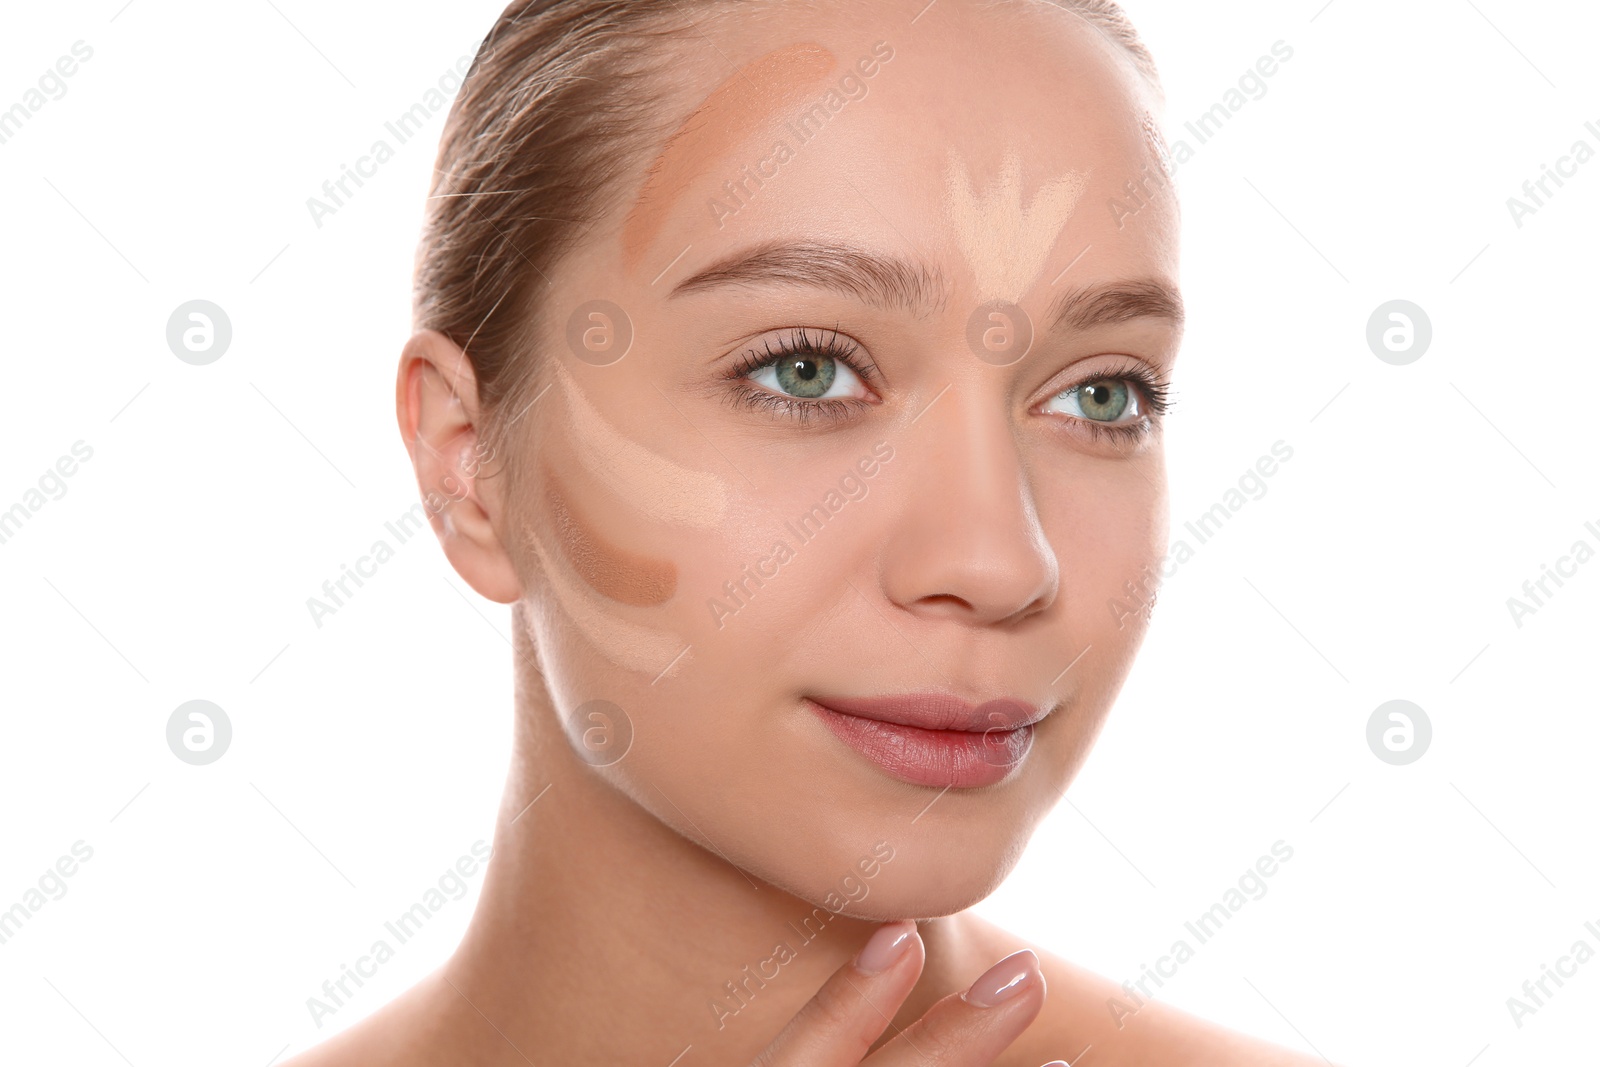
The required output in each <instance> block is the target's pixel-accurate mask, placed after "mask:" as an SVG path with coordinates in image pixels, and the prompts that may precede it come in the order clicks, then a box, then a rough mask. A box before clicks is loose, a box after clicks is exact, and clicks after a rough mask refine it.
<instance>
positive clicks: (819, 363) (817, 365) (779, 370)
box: [745, 352, 868, 400]
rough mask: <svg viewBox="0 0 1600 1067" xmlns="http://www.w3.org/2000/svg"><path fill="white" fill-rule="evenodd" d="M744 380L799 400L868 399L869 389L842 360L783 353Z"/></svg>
mask: <svg viewBox="0 0 1600 1067" xmlns="http://www.w3.org/2000/svg"><path fill="white" fill-rule="evenodd" d="M745 377H746V378H747V379H748V380H750V381H751V382H754V383H755V384H756V385H759V386H761V387H762V388H764V389H768V390H770V391H772V392H774V393H778V394H780V395H783V396H786V397H793V398H795V399H798V400H844V399H857V400H861V399H865V398H866V397H867V395H868V391H867V387H866V384H865V383H864V382H862V380H861V377H860V375H858V374H856V372H855V371H854V370H852V369H851V368H850V365H849V364H848V363H846V362H844V360H842V359H838V358H836V357H834V356H829V355H824V354H821V353H812V352H793V353H780V354H779V355H777V356H776V357H774V358H773V359H772V360H771V361H769V362H767V363H766V364H764V365H760V366H757V367H756V368H754V369H753V370H750V371H747V372H746V373H745Z"/></svg>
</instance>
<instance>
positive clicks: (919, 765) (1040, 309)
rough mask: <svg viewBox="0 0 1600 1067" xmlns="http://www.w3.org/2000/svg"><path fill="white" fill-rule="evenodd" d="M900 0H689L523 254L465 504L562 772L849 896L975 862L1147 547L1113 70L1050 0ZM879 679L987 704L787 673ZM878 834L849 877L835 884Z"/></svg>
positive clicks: (1143, 170) (1121, 643)
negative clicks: (533, 380)
mask: <svg viewBox="0 0 1600 1067" xmlns="http://www.w3.org/2000/svg"><path fill="white" fill-rule="evenodd" d="M924 3H925V0H909V2H907V3H905V4H897V3H888V4H872V5H858V4H845V3H821V4H817V5H784V6H783V7H782V8H778V7H777V6H776V5H774V6H772V7H769V8H767V9H764V10H763V12H762V14H761V16H760V17H758V18H751V17H747V18H741V19H736V20H729V21H727V22H725V23H721V24H719V23H717V22H715V21H714V20H712V19H709V18H705V19H702V20H701V25H700V32H701V36H694V35H691V36H690V37H689V38H688V39H687V40H686V41H685V43H684V44H683V46H682V48H683V55H684V57H685V62H684V63H683V64H681V65H680V66H678V67H677V68H675V69H676V70H677V71H678V72H680V73H681V75H682V81H681V83H680V84H675V85H673V86H671V87H670V88H669V89H668V90H667V91H666V92H664V93H663V95H662V97H661V98H660V101H659V104H660V106H661V107H663V108H665V109H667V110H666V112H665V114H667V115H668V116H669V117H668V118H667V120H666V128H667V129H673V128H676V129H677V133H676V134H675V135H673V136H672V137H671V138H670V139H667V140H665V141H664V142H663V143H662V144H658V145H656V146H654V147H653V149H652V151H651V153H650V154H649V158H642V159H640V160H639V161H638V166H637V168H636V170H635V171H634V172H633V173H632V174H631V175H629V176H626V177H625V178H624V179H622V180H623V182H624V184H625V186H626V189H627V191H628V196H627V197H626V199H625V201H624V205H623V209H622V210H620V211H618V212H616V213H615V214H614V216H612V217H610V218H608V219H607V221H606V222H605V223H604V224H603V225H602V226H601V227H600V229H599V230H598V231H597V232H596V233H595V234H593V235H592V236H591V237H590V238H589V239H588V240H587V241H586V242H585V244H584V246H583V247H582V248H581V250H579V251H578V252H576V253H574V255H573V256H572V257H571V258H570V259H568V260H566V261H564V262H563V264H562V267H561V270H560V271H559V273H558V274H556V275H554V276H553V279H552V283H551V285H550V286H549V287H548V288H547V289H546V290H545V294H544V299H545V300H546V301H547V306H548V307H549V308H550V309H551V322H552V326H551V328H550V330H549V337H548V339H547V343H546V345H545V348H544V350H543V351H542V352H541V353H540V355H539V357H538V358H540V359H543V360H547V361H549V366H547V367H546V370H547V371H548V377H547V381H548V382H549V385H548V388H547V389H546V391H545V392H543V393H541V394H540V395H539V398H538V399H537V401H535V402H534V404H533V405H532V407H531V408H529V409H528V412H527V414H526V417H525V418H523V419H521V420H519V422H518V424H517V436H516V437H515V438H514V439H515V440H516V441H517V447H518V448H519V449H520V450H522V461H521V471H522V475H521V477H520V479H519V481H518V482H517V484H516V485H515V486H513V487H510V489H509V491H510V492H511V493H512V494H514V496H515V498H516V499H515V500H514V501H512V505H513V506H512V507H510V508H509V509H506V510H504V511H503V512H502V514H501V515H500V516H499V518H498V520H497V521H498V523H499V525H500V527H501V534H502V537H503V538H504V539H505V541H506V542H507V544H508V546H509V547H510V548H511V550H512V552H513V555H514V556H515V557H516V559H517V563H518V568H519V571H520V572H521V573H522V574H523V576H524V581H525V595H526V599H527V609H528V610H527V613H526V617H527V619H528V620H529V625H530V626H531V627H532V630H533V635H534V638H535V640H536V642H537V645H538V649H539V653H540V662H541V666H542V667H543V669H544V673H545V678H546V681H547V682H548V684H549V686H550V689H551V694H552V697H553V700H554V704H555V707H556V709H557V711H558V712H559V713H560V715H561V716H562V717H563V719H564V720H565V721H566V723H567V730H568V734H569V736H570V737H571V738H572V740H573V744H574V750H575V752H577V753H578V754H579V755H580V756H583V757H585V758H586V761H587V762H588V763H589V764H591V765H594V770H593V773H596V774H599V775H603V776H604V777H605V778H606V779H607V780H609V781H610V782H611V783H613V784H614V785H615V786H616V787H618V788H619V789H621V790H622V791H624V792H625V793H626V794H627V795H628V796H630V797H631V798H633V799H634V801H635V802H637V803H638V804H640V805H641V806H643V807H644V808H645V809H647V810H648V811H649V812H650V813H652V814H653V815H654V816H655V817H656V818H658V819H660V820H661V821H662V822H663V823H665V824H667V825H668V826H670V827H671V828H673V829H675V830H677V831H678V832H680V833H682V834H683V835H684V836H686V837H688V838H690V839H693V840H696V841H698V842H700V843H702V844H704V845H705V846H707V847H709V848H711V849H712V850H714V851H715V852H717V853H719V854H721V855H722V856H724V857H726V858H727V859H728V860H730V861H731V862H732V863H734V864H736V865H738V866H739V867H741V868H743V869H745V870H746V871H748V872H751V873H752V874H754V875H756V876H757V877H760V878H763V879H765V880H767V881H768V882H770V883H773V884H775V885H778V886H780V887H782V888H784V889H786V890H788V891H790V892H792V893H795V894H796V895H798V896H801V897H803V898H806V899H808V900H811V901H813V902H821V901H823V900H824V899H825V898H826V897H827V896H828V894H829V893H830V892H833V893H839V894H840V895H841V896H848V897H852V898H858V899H856V900H855V901H854V902H853V903H851V904H850V906H849V907H848V908H847V909H846V910H847V911H848V913H850V914H853V915H857V916H859V917H863V918H883V917H890V916H904V915H914V916H919V917H927V916H934V915H942V914H948V913H951V912H954V911H956V910H959V909H961V908H963V907H966V906H967V905H969V904H971V903H973V902H975V901H977V900H979V899H981V898H983V897H984V896H985V895H987V894H988V893H989V892H990V891H992V890H993V889H994V888H995V887H996V886H997V885H998V884H999V882H1000V881H1001V880H1002V879H1003V878H1004V877H1005V875H1006V874H1007V873H1008V872H1009V870H1010V869H1011V867H1012V865H1013V864H1014V863H1015V861H1016V859H1017V857H1018V856H1019V854H1020V852H1021V850H1022V848H1023V846H1024V844H1025V843H1026V841H1027V839H1028V837H1029V835H1030V834H1031V833H1032V831H1033V828H1034V827H1035V825H1036V824H1037V822H1038V820H1039V819H1040V818H1041V817H1042V816H1043V815H1044V814H1045V813H1046V812H1047V811H1048V810H1049V809H1050V808H1051V807H1052V805H1054V804H1055V803H1056V802H1057V801H1058V800H1059V799H1060V797H1061V795H1062V792H1063V791H1064V790H1065V788H1066V787H1067V785H1068V783H1069V782H1070V780H1071V779H1072V777H1073V775H1074V774H1075V772H1076V770H1077V768H1078V767H1079V765H1080V764H1081V762H1082V760H1083V759H1084V757H1085V755H1086V753H1087V750H1088V748H1089V746H1090V745H1091V743H1092V741H1093V739H1094V737H1095V735H1096V733H1097V732H1098V730H1099V727H1100V725H1101V723H1102V721H1103V719H1104V716H1105V714H1106V712H1107V710H1108V708H1109V707H1110V705H1111V703H1112V701H1113V699H1114V697H1115V696H1116V693H1117V691H1118V689H1119V688H1120V686H1121V684H1122V681H1123V678H1124V676H1125V673H1126V671H1127V669H1128V667H1129V664H1130V661H1131V659H1132V657H1133V655H1134V652H1135V650H1136V647H1137V646H1138V644H1139V642H1140V640H1141V638H1142V636H1143V631H1144V626H1145V617H1146V616H1145V614H1144V612H1145V608H1144V604H1145V603H1147V602H1148V601H1149V599H1150V595H1151V593H1150V591H1151V589H1152V588H1153V580H1152V576H1153V575H1155V574H1156V573H1157V566H1158V561H1159V560H1160V558H1161V556H1162V554H1163V553H1164V551H1165V545H1166V511H1165V481H1164V468H1163V456H1162V450H1161V437H1160V433H1159V422H1158V420H1153V419H1152V414H1153V412H1154V410H1155V408H1156V407H1157V406H1158V404H1159V399H1160V388H1159V386H1160V383H1163V382H1165V381H1166V379H1167V378H1168V376H1169V374H1170V371H1171V366H1172V362H1173V359H1174V357H1175V355H1176V351H1177V345H1178V336H1179V319H1180V317H1181V313H1180V312H1179V311H1178V305H1177V299H1176V278H1177V243H1176V227H1175V221H1176V207H1175V204H1174V201H1173V199H1172V196H1171V193H1170V190H1168V189H1167V187H1166V186H1167V183H1166V177H1165V172H1164V171H1163V169H1162V166H1161V162H1160V156H1159V154H1158V152H1159V148H1158V145H1157V143H1156V141H1155V137H1156V135H1155V134H1153V133H1152V131H1153V129H1154V127H1153V123H1152V120H1151V118H1150V110H1149V109H1150V108H1152V107H1153V106H1154V104H1153V98H1152V95H1151V93H1150V90H1149V89H1148V88H1147V87H1146V86H1145V85H1144V83H1143V82H1142V81H1141V80H1140V78H1139V76H1138V75H1137V74H1136V73H1135V72H1134V70H1133V68H1132V66H1131V64H1130V63H1129V61H1128V60H1127V59H1126V58H1125V57H1124V56H1123V55H1122V53H1121V52H1120V51H1119V50H1118V48H1117V46H1115V45H1114V44H1112V43H1110V42H1109V41H1108V40H1106V39H1104V38H1103V37H1102V36H1101V35H1100V34H1099V31H1097V30H1095V29H1094V28H1092V27H1090V26H1088V25H1086V24H1085V23H1083V22H1082V21H1080V20H1079V19H1078V18H1077V17H1076V16H1074V15H1071V14H1069V13H1067V12H1065V11H1062V10H1060V9H1057V8H1054V7H1052V6H1050V5H1047V4H1042V3H1041V4H1030V5H1020V4H1018V5H1004V6H999V7H995V8H994V9H993V10H987V11H986V10H982V9H981V8H980V6H979V5H976V4H971V3H961V2H957V0H945V2H941V3H938V4H937V5H934V6H931V7H928V8H927V9H926V10H921V9H923V6H924ZM807 8H810V10H807ZM919 10H921V14H920V15H919ZM680 120H681V123H682V125H681V126H680V125H678V124H679V122H680ZM662 149H664V151H663V150H662ZM657 151H659V152H660V154H659V156H657V155H656V154H655V153H656V152H657ZM1130 182H1131V183H1133V184H1132V186H1131V190H1130V186H1129V185H1128V183H1130ZM624 347H625V353H624ZM619 354H620V358H619ZM774 356H777V357H780V358H778V359H777V360H776V362H775V361H774V358H773V357H774ZM1151 383H1155V384H1154V386H1152V384H1151ZM512 515H515V516H517V517H516V518H515V519H512V518H511V517H510V516H512ZM1130 582H1131V583H1133V586H1132V588H1133V589H1134V590H1135V591H1137V593H1138V596H1130V594H1129V588H1128V586H1127V585H1126V583H1130ZM908 694H943V695H946V696H953V697H956V698H959V699H960V700H962V701H965V702H967V703H968V704H970V705H973V706H978V705H983V704H985V702H988V701H992V700H996V699H1001V698H1005V699H1009V700H1012V701H1015V702H1017V704H1016V705H1015V706H1013V707H1011V708H1010V709H1009V711H1008V710H1007V709H1003V708H1001V707H1000V706H998V705H994V706H990V707H982V708H978V711H977V713H976V720H975V721H974V722H969V723H968V724H967V725H969V726H975V727H976V729H975V730H972V731H969V732H967V733H966V734H965V736H964V737H963V736H962V735H958V734H952V733H942V734H937V735H935V734H930V733H928V732H926V731H923V730H918V729H915V728H913V729H905V728H897V727H894V726H887V725H883V724H882V723H874V722H873V721H871V720H870V719H867V718H862V717H852V716H848V715H847V716H840V715H839V714H837V713H836V712H828V711H824V710H822V708H821V707H819V706H818V704H817V703H816V702H821V703H822V704H824V705H827V704H829V703H830V702H833V703H836V704H838V705H840V706H841V707H843V706H844V705H845V703H846V702H847V701H856V700H860V699H862V698H872V697H885V696H904V695H908ZM592 701H603V702H608V704H609V705H611V706H614V708H615V709H620V710H611V709H610V708H609V707H608V706H607V705H606V704H590V702H592ZM596 709H599V710H601V711H605V712H609V716H610V718H609V720H608V719H607V718H605V717H603V716H596V715H592V714H591V712H594V711H596ZM855 710H856V711H862V710H863V709H861V708H860V707H859V706H855ZM902 710H903V709H902ZM879 713H880V714H883V715H885V716H886V717H893V716H894V715H897V714H899V712H897V711H896V710H895V709H893V708H891V709H890V710H888V711H881V710H880V712H879ZM1008 715H1009V716H1010V717H1007V716H1008ZM1040 716H1042V718H1039V717H1040ZM1024 719H1038V720H1039V721H1037V722H1035V723H1033V724H1032V725H1031V726H1029V725H1025V726H1021V727H1020V728H1014V727H1017V724H1018V723H1019V722H1020V721H1022V720H1024ZM986 727H989V729H988V731H987V732H985V728H986ZM630 737H631V740H630ZM624 750H625V751H624ZM619 754H621V755H620V758H618V756H619ZM879 841H885V842H887V843H888V845H889V847H891V848H892V849H893V850H894V852H893V856H894V860H893V862H892V863H889V864H887V865H886V866H883V867H882V868H881V871H879V872H878V873H877V874H876V876H875V877H874V878H873V880H872V883H871V886H870V888H871V892H870V894H867V895H865V896H862V895H861V894H860V893H859V892H858V893H850V892H848V891H847V890H842V889H841V885H844V886H850V885H858V884H860V871H859V870H858V867H857V863H858V861H859V860H860V859H861V858H862V857H863V856H865V855H867V854H868V853H870V852H871V850H872V846H873V845H874V844H875V843H876V842H879ZM882 854H883V853H882V852H881V851H880V853H879V857H880V858H881V857H882ZM847 879H849V880H847Z"/></svg>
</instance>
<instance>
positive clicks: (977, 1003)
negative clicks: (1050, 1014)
mask: <svg viewBox="0 0 1600 1067" xmlns="http://www.w3.org/2000/svg"><path fill="white" fill-rule="evenodd" d="M1038 975H1039V957H1038V956H1035V955H1034V954H1033V949H1031V948H1025V949H1022V950H1021V951H1019V952H1013V953H1012V954H1011V955H1009V956H1007V957H1006V958H1005V959H1003V960H1001V961H1000V962H999V963H997V964H995V965H994V966H993V967H990V968H989V969H988V970H987V971H984V972H983V973H982V974H980V975H978V980H977V981H976V982H973V983H972V988H971V989H968V990H967V991H966V992H965V993H963V994H961V999H963V1000H965V1001H966V1002H967V1003H968V1004H971V1005H972V1006H973V1007H975V1008H992V1007H994V1006H995V1005H996V1004H1000V1003H1002V1002H1004V1001H1007V1000H1010V999H1011V998H1012V997H1014V996H1016V995H1017V994H1018V993H1020V992H1022V991H1023V990H1024V989H1026V988H1028V985H1029V983H1030V982H1031V981H1032V980H1033V979H1034V978H1037V977H1038Z"/></svg>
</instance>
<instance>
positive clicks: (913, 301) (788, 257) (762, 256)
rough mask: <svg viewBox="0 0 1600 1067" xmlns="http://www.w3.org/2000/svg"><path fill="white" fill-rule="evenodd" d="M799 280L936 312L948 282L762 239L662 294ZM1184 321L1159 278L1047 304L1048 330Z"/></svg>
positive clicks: (915, 267) (1079, 292)
mask: <svg viewBox="0 0 1600 1067" xmlns="http://www.w3.org/2000/svg"><path fill="white" fill-rule="evenodd" d="M773 284H777V285H803V286H810V287H812V288H817V289H826V290H829V291H832V292H837V293H842V294H843V295H845V296H850V297H855V298H856V299H858V300H861V301H863V302H864V303H867V304H871V305H873V306H875V307H879V308H883V309H885V310H890V311H909V312H912V313H914V314H918V315H925V314H928V313H930V312H936V311H942V310H944V308H945V307H946V306H948V304H949V301H950V283H949V280H948V279H947V278H946V277H945V276H944V274H943V272H942V271H940V270H939V269H938V268H937V267H935V266H931V265H929V264H925V263H919V262H914V261H911V260H906V259H900V258H898V257H894V256H885V255H880V254H878V253H875V252H867V251H864V250H862V249H859V248H852V247H849V246H848V245H835V244H822V243H815V242H801V243H798V244H796V243H788V242H781V241H769V242H766V243H764V244H759V245H755V246H753V247H751V248H747V249H744V250H742V251H739V252H735V253H733V254H731V255H729V256H725V257H724V258H722V259H720V260H718V261H716V262H715V263H713V264H711V265H710V266H709V267H706V268H705V269H704V270H701V271H700V272H698V273H696V274H694V275H692V276H690V277H689V278H686V279H685V280H683V281H681V282H679V283H678V284H677V285H676V286H674V287H673V289H672V292H671V293H670V294H669V298H676V297H679V296H684V295H687V294H689V293H698V292H705V291H707V290H712V289H719V288H723V287H746V286H750V287H754V286H763V285H773ZM1141 318H1153V319H1161V320H1165V321H1167V322H1169V323H1171V324H1172V325H1174V326H1179V325H1182V323H1183V298H1182V296H1181V295H1180V294H1179V292H1178V290H1177V289H1176V288H1175V287H1173V286H1172V285H1170V284H1169V283H1167V282H1165V281H1161V280H1159V279H1154V278H1149V279H1137V280H1133V281H1118V282H1106V283H1101V284H1098V285H1087V286H1082V287H1080V288H1076V289H1069V290H1067V291H1066V292H1063V293H1062V294H1061V295H1060V296H1059V297H1057V298H1056V299H1055V301H1054V302H1053V303H1052V304H1051V305H1050V311H1049V313H1048V315H1047V318H1046V321H1047V322H1048V323H1049V326H1048V331H1050V332H1053V331H1055V330H1061V329H1070V330H1088V329H1092V328H1094V327H1096V326H1109V325H1115V324H1116V323H1121V322H1129V321H1132V320H1134V319H1141Z"/></svg>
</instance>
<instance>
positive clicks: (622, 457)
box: [550, 357, 728, 529]
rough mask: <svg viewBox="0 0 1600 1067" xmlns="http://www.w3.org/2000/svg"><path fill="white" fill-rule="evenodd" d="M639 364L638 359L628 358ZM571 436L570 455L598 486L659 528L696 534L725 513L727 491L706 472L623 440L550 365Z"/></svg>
mask: <svg viewBox="0 0 1600 1067" xmlns="http://www.w3.org/2000/svg"><path fill="white" fill-rule="evenodd" d="M630 358H637V357H630ZM550 366H552V367H554V368H555V375H556V381H557V382H559V383H560V385H561V393H562V399H563V401H564V402H565V404H566V409H567V415H568V418H569V419H570V426H571V430H572V433H573V437H574V440H573V447H572V449H571V450H570V451H571V452H572V453H573V454H575V455H576V456H577V458H578V462H579V463H581V464H582V465H583V467H584V469H585V470H587V471H588V472H589V474H590V475H592V476H593V477H594V478H595V479H596V480H597V481H600V482H601V483H603V484H605V485H607V486H609V487H610V488H611V490H612V492H614V493H616V494H617V496H619V497H621V498H622V499H623V500H624V501H626V502H627V503H628V504H630V505H631V506H633V507H634V508H636V509H637V510H639V511H641V512H643V513H644V514H645V515H648V516H649V517H650V518H652V519H655V520H656V521H657V522H663V523H667V524H669V525H673V526H692V527H696V528H700V529H705V528H710V527H713V526H716V525H717V523H719V522H720V521H721V520H722V517H723V516H724V515H725V514H727V511H728V488H727V486H726V485H725V484H723V482H722V479H720V478H718V477H717V476H716V475H714V474H711V473H709V472H707V471H698V470H692V469H690V468H688V467H680V466H679V465H678V464H676V463H674V462H672V461H671V460H669V459H667V458H666V457H665V456H661V455H658V454H657V453H655V452H652V451H651V450H650V449H648V448H645V447H644V446H643V445H641V444H639V443H638V442H636V441H634V440H632V439H631V438H628V437H625V436H623V434H622V433H621V432H620V431H619V430H617V429H616V427H614V426H612V425H611V424H610V423H609V422H607V421H606V419H605V417H604V416H603V415H601V414H600V412H599V411H597V410H596V409H595V407H594V405H593V404H591V403H589V400H588V398H587V397H585V396H584V395H583V389H582V388H581V387H580V386H579V385H578V383H577V382H576V381H574V380H573V378H572V375H571V374H570V373H569V372H568V371H567V370H566V368H564V367H562V366H561V363H560V361H559V360H551V361H550Z"/></svg>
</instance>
